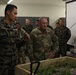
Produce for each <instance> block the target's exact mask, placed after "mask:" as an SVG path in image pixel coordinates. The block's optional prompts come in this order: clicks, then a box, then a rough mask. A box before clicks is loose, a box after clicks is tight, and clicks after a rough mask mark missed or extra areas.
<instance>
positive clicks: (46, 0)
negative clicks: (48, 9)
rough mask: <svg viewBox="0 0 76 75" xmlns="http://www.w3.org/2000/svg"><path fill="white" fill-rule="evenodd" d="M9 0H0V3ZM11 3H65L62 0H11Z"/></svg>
mask: <svg viewBox="0 0 76 75" xmlns="http://www.w3.org/2000/svg"><path fill="white" fill-rule="evenodd" d="M7 1H9V0H0V4H1V3H4V4H6V3H7ZM12 4H35V5H36V4H39V5H40V4H42V5H65V1H63V0H13V2H12Z"/></svg>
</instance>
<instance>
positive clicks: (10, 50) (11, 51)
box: [0, 4, 27, 75]
mask: <svg viewBox="0 0 76 75" xmlns="http://www.w3.org/2000/svg"><path fill="white" fill-rule="evenodd" d="M16 15H17V6H15V5H12V4H8V5H6V8H5V17H4V19H2V20H1V22H0V75H14V73H15V66H16V50H17V47H18V46H19V47H21V46H22V45H23V44H25V43H26V39H27V38H26V36H27V35H26V36H25V35H24V36H23V38H22V39H21V38H20V36H19V32H18V31H19V29H20V28H19V27H16V25H14V21H15V20H16Z"/></svg>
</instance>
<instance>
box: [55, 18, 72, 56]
mask: <svg viewBox="0 0 76 75" xmlns="http://www.w3.org/2000/svg"><path fill="white" fill-rule="evenodd" d="M55 34H56V35H57V36H58V41H59V52H58V53H57V57H59V56H60V55H61V56H66V52H67V42H68V40H69V39H70V37H71V32H70V30H69V29H68V28H67V27H65V26H64V20H63V19H60V20H59V25H58V26H57V27H56V28H55Z"/></svg>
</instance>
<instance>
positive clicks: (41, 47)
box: [29, 27, 59, 61]
mask: <svg viewBox="0 0 76 75" xmlns="http://www.w3.org/2000/svg"><path fill="white" fill-rule="evenodd" d="M30 37H31V42H30V43H31V44H30V47H29V48H30V49H29V53H30V54H29V55H32V54H33V55H32V56H33V59H34V60H38V61H39V60H44V59H48V58H49V55H48V53H49V52H50V51H53V52H56V51H57V50H58V47H59V46H58V41H57V37H56V36H55V35H54V33H53V31H52V30H51V29H50V28H48V27H47V28H46V31H45V32H44V33H43V32H42V31H41V30H40V28H35V29H34V30H32V32H31V34H30ZM31 53H32V54H31ZM32 56H31V57H32Z"/></svg>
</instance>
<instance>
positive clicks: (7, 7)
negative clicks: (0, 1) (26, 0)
mask: <svg viewBox="0 0 76 75" xmlns="http://www.w3.org/2000/svg"><path fill="white" fill-rule="evenodd" d="M14 8H16V9H17V6H15V5H13V4H7V5H6V8H5V15H6V13H7V11H8V10H10V11H12V10H13V9H14Z"/></svg>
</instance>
